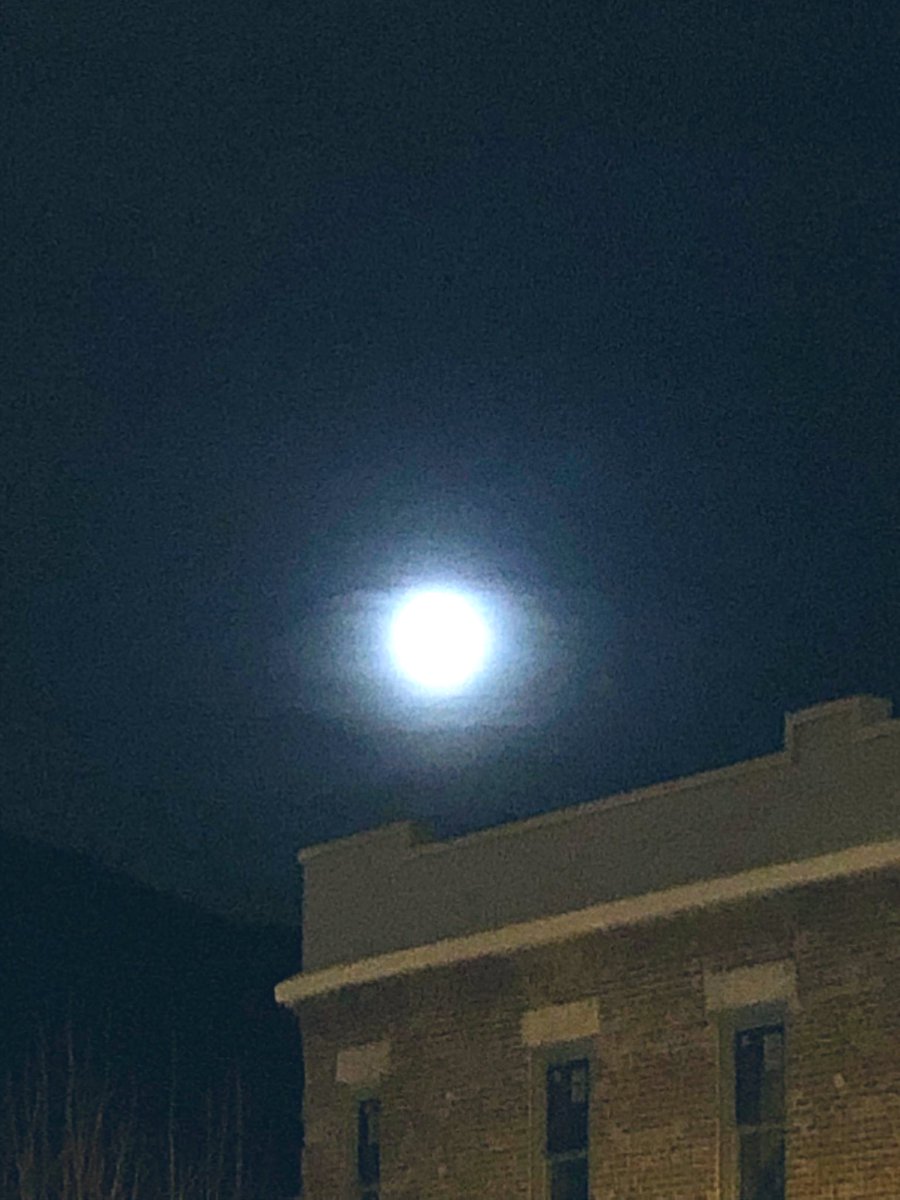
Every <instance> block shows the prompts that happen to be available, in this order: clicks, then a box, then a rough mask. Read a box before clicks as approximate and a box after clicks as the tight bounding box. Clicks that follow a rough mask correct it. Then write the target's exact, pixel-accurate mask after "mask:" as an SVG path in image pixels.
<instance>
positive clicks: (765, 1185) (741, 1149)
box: [734, 1024, 785, 1200]
mask: <svg viewBox="0 0 900 1200" xmlns="http://www.w3.org/2000/svg"><path fill="white" fill-rule="evenodd" d="M734 1124H735V1130H736V1133H737V1146H736V1157H737V1162H736V1167H737V1200H784V1194H785V1193H784V1143H785V1103H784V1025H783V1024H771V1025H757V1026H755V1027H753V1028H739V1029H737V1030H736V1031H735V1033H734Z"/></svg>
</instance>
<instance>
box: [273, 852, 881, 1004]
mask: <svg viewBox="0 0 900 1200" xmlns="http://www.w3.org/2000/svg"><path fill="white" fill-rule="evenodd" d="M898 865H900V839H895V840H892V841H887V842H877V843H874V844H870V845H867V846H854V847H852V848H851V849H848V850H838V851H836V852H835V853H832V854H821V855H818V856H817V857H815V858H808V859H804V860H802V861H801V862H786V863H777V864H775V865H772V866H766V867H756V868H754V869H753V870H750V871H742V872H740V873H739V874H737V875H728V876H725V877H723V878H718V879H710V880H704V881H702V882H699V883H688V884H681V885H679V886H678V887H673V888H667V889H665V890H664V891H660V892H650V893H647V894H645V895H642V896H629V897H627V898H626V899H623V900H612V901H605V902H604V903H602V904H593V905H590V906H589V907H588V908H580V909H576V910H575V911H573V912H566V913H560V914H557V915H554V916H548V917H538V918H535V919H534V920H530V921H522V922H517V923H515V924H512V925H504V926H502V927H501V928H499V929H487V930H484V931H483V932H480V933H472V934H467V935H465V936H464V937H455V938H445V939H443V940H441V941H439V942H430V943H428V944H427V945H424V946H413V947H410V948H409V949H407V950H393V951H391V952H390V953H388V954H379V955H376V956H374V957H372V958H361V959H358V960H357V961H356V962H351V963H339V964H337V965H336V966H333V967H323V968H322V969H321V970H319V971H311V972H308V973H307V972H302V973H301V974H299V975H294V976H293V977H292V978H290V979H285V980H284V982H283V983H279V984H278V986H277V987H276V988H275V999H276V1000H277V1001H278V1003H279V1004H285V1005H293V1004H297V1003H298V1002H300V1001H301V1000H306V999H309V998H310V997H313V996H323V995H326V994H327V993H329V992H336V991H339V990H340V989H342V988H348V987H360V986H361V985H362V984H366V983H374V982H376V981H378V980H382V979H390V978H392V977H394V976H397V975H408V974H410V973H412V972H414V971H423V970H426V969H429V968H435V967H448V966H452V965H453V964H455V963H462V962H468V961H470V960H472V959H478V958H488V957H495V956H498V955H504V954H514V953H516V952H518V951H521V950H530V949H533V948H534V947H537V946H546V945H550V944H551V943H553V942H561V941H568V940H569V939H570V938H574V937H581V936H583V935H584V934H588V933H595V932H597V931H599V930H603V929H615V928H620V927H621V926H623V925H637V924H641V923H643V922H645V921H654V920H660V919H662V918H665V917H672V916H675V915H677V914H678V913H682V912H687V911H689V910H691V909H697V908H707V907H709V906H711V905H716V904H729V903H734V902H735V901H738V900H746V899H750V898H752V897H754V896H764V895H767V894H768V893H771V892H778V891H784V890H786V889H789V888H797V887H806V886H809V885H810V884H815V883H823V882H826V881H828V880H832V879H841V878H844V877H846V876H851V875H861V874H864V873H866V872H870V871H878V870H884V869H885V868H888V867H894V866H898Z"/></svg>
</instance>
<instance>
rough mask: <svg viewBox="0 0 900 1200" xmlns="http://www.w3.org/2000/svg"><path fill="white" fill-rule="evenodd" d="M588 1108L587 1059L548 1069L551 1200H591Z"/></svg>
mask: <svg viewBox="0 0 900 1200" xmlns="http://www.w3.org/2000/svg"><path fill="white" fill-rule="evenodd" d="M589 1106H590V1072H589V1069H588V1061H587V1059H586V1058H578V1059H574V1060H572V1061H571V1062H566V1063H554V1064H552V1065H551V1066H549V1067H548V1068H547V1129H546V1146H545V1150H546V1155H547V1161H548V1168H549V1184H550V1189H549V1192H550V1194H549V1200H588V1111H589Z"/></svg>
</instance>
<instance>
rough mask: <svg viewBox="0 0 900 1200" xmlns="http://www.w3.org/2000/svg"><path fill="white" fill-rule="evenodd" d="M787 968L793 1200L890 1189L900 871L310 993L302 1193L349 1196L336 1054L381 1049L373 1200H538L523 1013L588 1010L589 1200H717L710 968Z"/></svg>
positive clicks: (319, 1197) (346, 1129)
mask: <svg viewBox="0 0 900 1200" xmlns="http://www.w3.org/2000/svg"><path fill="white" fill-rule="evenodd" d="M776 959H791V960H793V962H794V964H795V966H796V977H797V1004H796V1006H795V1008H794V1010H793V1011H792V1012H791V1014H790V1016H789V1019H788V1020H789V1024H788V1033H787V1038H788V1075H787V1080H788V1082H787V1088H788V1130H789V1132H788V1192H787V1194H788V1197H789V1200H856V1198H857V1197H871V1198H872V1200H898V1198H900V875H898V873H896V872H894V871H882V872H880V873H878V874H876V875H872V876H863V877H856V878H853V879H848V880H843V881H839V882H831V883H828V884H820V885H816V886H809V887H803V888H798V889H796V890H793V891H787V892H782V893H777V894H774V895H770V896H768V897H765V898H759V899H755V900H753V901H745V902H742V903H739V904H735V905H732V906H728V905H723V906H721V907H718V908H712V909H706V910H703V911H699V912H696V913H692V914H685V915H681V916H678V917H674V918H671V919H668V920H659V921H656V922H652V923H648V924H645V925H641V926H633V927H631V928H628V929H619V930H615V931H607V932H601V933H595V934H590V935H587V936H584V937H581V938H578V939H577V940H573V941H570V942H567V943H562V944H556V945H552V946H549V947H544V948H542V949H536V950H527V951H522V952H519V953H516V954H512V955H508V956H506V957H498V958H489V959H483V960H480V961H477V962H472V963H470V964H462V965H457V966H455V967H447V968H438V969H433V970H427V971H422V972H418V973H413V974H409V975H405V976H401V977H398V978H394V979H390V980H386V981H384V982H381V983H372V984H367V985H365V986H362V987H358V988H355V989H345V990H342V991H339V992H335V993H332V994H330V995H326V996H323V997H320V998H316V999H309V1000H306V1001H303V1002H302V1003H301V1004H300V1006H299V1010H298V1011H299V1016H300V1021H301V1027H302V1031H303V1038H304V1050H305V1056H306V1064H307V1082H306V1096H307V1100H306V1130H307V1148H306V1155H305V1163H304V1177H305V1192H306V1196H307V1197H308V1200H345V1198H349V1197H355V1196H357V1194H358V1193H357V1191H356V1189H355V1185H354V1179H353V1138H354V1127H353V1100H354V1096H353V1092H352V1089H351V1088H350V1087H348V1086H347V1085H343V1084H338V1083H336V1082H335V1062H336V1057H337V1054H338V1051H339V1050H340V1049H342V1048H344V1047H346V1046H349V1045H353V1044H357V1043H362V1042H368V1041H375V1040H378V1039H382V1038H386V1039H389V1040H390V1043H391V1058H390V1069H389V1071H388V1073H387V1074H386V1076H385V1077H384V1078H383V1080H382V1081H381V1082H380V1084H379V1087H378V1091H379V1095H380V1096H381V1099H382V1105H383V1111H382V1133H381V1137H382V1163H383V1167H382V1188H381V1195H382V1198H383V1200H451V1198H452V1200H462V1198H468V1197H471V1198H472V1200H475V1198H479V1200H481V1198H483V1200H501V1198H502V1200H514V1198H522V1200H526V1198H529V1197H532V1196H534V1197H535V1200H536V1198H537V1197H538V1196H539V1195H540V1193H539V1192H538V1191H533V1190H532V1189H533V1180H532V1172H533V1170H534V1162H535V1154H534V1148H535V1144H536V1139H537V1138H538V1137H539V1132H538V1130H536V1128H535V1124H536V1118H535V1113H534V1111H533V1105H532V1099H533V1080H532V1070H533V1068H532V1061H531V1055H532V1051H530V1050H529V1049H528V1048H527V1047H526V1046H524V1045H523V1041H522V1035H521V1018H522V1014H523V1013H524V1012H525V1011H526V1010H528V1009H532V1008H536V1007H539V1006H542V1005H547V1004H553V1003H563V1002H567V1001H571V1000H576V999H579V998H582V997H586V996H597V997H599V1005H600V1022H601V1028H600V1033H599V1035H598V1036H597V1037H596V1038H595V1039H593V1041H594V1046H593V1049H594V1054H595V1061H596V1066H597V1073H596V1077H595V1081H594V1088H593V1095H592V1109H591V1159H590V1161H591V1194H592V1196H593V1197H596V1200H714V1198H716V1200H718V1197H719V1196H720V1195H721V1194H722V1193H721V1192H720V1181H719V1124H720V1096H719V1064H718V1058H719V1040H718V1039H719V1034H718V1025H717V1018H716V1015H715V1014H713V1013H710V1012H709V1011H707V1004H706V999H705V992H704V976H705V974H708V973H709V972H712V971H722V970H729V969H731V968H735V967H741V966H747V965H750V964H757V963H763V962H768V961H772V960H776Z"/></svg>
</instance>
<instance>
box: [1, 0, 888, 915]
mask: <svg viewBox="0 0 900 1200" xmlns="http://www.w3.org/2000/svg"><path fill="white" fill-rule="evenodd" d="M5 24H6V29H5V39H6V40H5V43H4V47H3V61H2V63H0V95H2V113H3V119H2V121H0V129H2V133H0V139H2V161H3V169H2V171H0V188H2V204H3V210H4V213H5V219H4V221H3V225H2V228H3V235H2V244H3V254H4V262H3V268H2V276H0V295H2V305H3V313H2V321H3V337H2V367H0V371H2V375H0V383H2V397H3V413H4V426H5V432H4V436H3V443H2V456H3V461H2V464H0V469H2V478H3V481H4V501H3V516H2V520H3V543H4V550H5V560H6V561H5V570H4V577H5V590H4V601H3V613H2V619H3V631H4V652H5V660H6V661H5V665H4V686H3V707H4V714H3V715H4V748H3V763H4V780H3V795H2V806H3V821H4V822H5V824H6V825H7V826H8V827H10V828H14V829H16V830H19V831H21V832H25V833H27V834H30V835H32V836H36V837H40V838H49V839H52V840H54V841H56V842H58V843H60V844H63V845H74V846H78V847H80V848H83V849H87V850H88V851H89V852H91V853H93V854H95V855H97V856H99V857H101V858H103V859H104V860H105V861H107V862H109V863H112V864H114V865H117V866H119V867H122V868H124V869H126V870H128V871H130V872H132V873H134V874H136V875H138V876H139V877H141V878H142V879H144V880H147V881H150V882H153V883H154V884H155V885H157V886H159V887H160V888H163V889H172V890H177V891H180V892H182V893H185V894H188V895H190V896H192V897H194V898H196V899H199V900H201V901H202V902H204V903H207V904H211V905H216V906H219V907H221V908H226V909H229V910H234V911H240V912H243V913H245V914H250V913H255V914H260V913H264V914H266V915H269V916H275V917H279V918H280V917H285V916H289V915H290V914H291V913H292V912H293V911H294V909H295V906H296V881H295V878H294V875H293V854H294V851H295V849H296V848H297V847H298V846H300V845H301V844H304V843H308V842H312V841H315V840H319V839H322V838H325V837H329V836H336V835H340V834H344V833H347V832H351V831H354V830H356V829H360V828H363V827H366V826H369V825H371V824H375V823H377V822H379V821H382V820H384V819H386V818H387V817H388V816H391V815H395V814H398V813H401V812H402V813H409V814H410V815H414V816H419V817H423V818H426V819H430V820H433V821H435V822H436V824H437V826H438V829H439V830H441V831H444V832H446V831H450V830H461V829H464V828H469V827H473V826H476V825H479V824H484V823H488V822H491V821H496V820H499V819H501V818H502V817H504V816H509V815H512V814H522V815H524V814H527V813H531V812H535V811H539V810H541V809H545V808H551V807H554V806H559V805H561V804H565V803H571V802H573V801H576V800H583V799H590V798H593V797H595V796H597V795H600V794H603V793H604V792H608V791H611V790H614V789H619V788H623V787H628V786H636V785H638V784H641V783H647V782H651V781H653V780H654V779H657V778H660V777H663V776H666V775H673V774H679V773H684V772H687V771H692V770H699V769H702V768H705V767H708V766H713V765H717V764H720V763H723V762H727V761H729V760H734V759H737V758H740V757H743V756H746V755H749V754H754V753H761V752H765V751H767V750H770V749H774V748H775V747H776V746H777V744H778V742H779V739H780V736H781V732H780V728H781V720H782V715H783V712H784V710H785V709H788V708H792V707H798V706H802V705H804V704H807V703H813V702H816V701H818V700H822V699H827V698H830V697H833V696H835V695H839V694H842V693H846V692H850V691H862V690H866V691H874V692H877V693H880V694H885V695H889V696H893V697H894V698H895V700H900V633H898V620H897V612H898V605H897V586H898V582H900V552H898V541H897V533H898V478H900V449H898V445H900V443H898V413H897V406H896V398H897V396H898V394H900V391H898V373H897V357H896V347H897V345H898V334H900V329H898V316H897V313H898V303H897V296H898V295H900V278H898V274H900V272H898V263H900V245H898V242H900V238H898V207H897V196H898V191H897V182H898V162H897V156H898V152H897V146H896V122H895V115H896V111H897V100H898V90H897V87H896V84H897V79H896V62H897V52H898V47H897V22H896V14H895V13H894V12H893V9H892V6H891V5H890V4H884V3H878V4H875V3H873V4H871V5H867V4H862V5H845V4H841V5H838V4H836V3H834V4H833V3H829V2H828V0H826V2H825V3H815V4H814V3H811V2H810V3H808V4H804V3H800V4H777V5H771V6H769V5H759V4H755V5H741V6H738V5H727V4H725V5H721V4H716V5H713V4H703V3H697V4H688V5H681V4H670V5H665V4H658V3H654V4H648V3H642V2H641V0H628V2H627V3H624V2H621V0H617V2H616V3H606V2H605V0H591V2H589V3H584V4H581V3H537V2H535V0H520V2H519V3H516V4H510V5H497V4H494V3H489V2H487V0H472V2H468V0H454V2H452V3H450V2H444V0H425V2H423V0H415V2H414V3H412V2H409V3H407V2H405V0H390V2H388V0H373V2H370V3H362V2H361V0H313V2H311V3H288V2H286V0H280V2H277V3H272V2H265V3H257V4H241V5H238V4H237V3H235V2H234V0H215V3H213V2H212V0H191V3H184V2H183V0H155V2H154V3H149V0H146V2H143V3H141V2H139V0H136V2H134V3H127V4H121V3H112V2H111V0H82V2H79V0H66V2H63V0H46V2H43V3H42V2H40V0H38V2H35V0H12V3H11V4H10V5H8V6H7V8H6V11H5ZM438 577H439V578H441V579H449V580H461V581H463V582H464V583H466V584H467V585H469V586H473V587H475V588H476V589H478V590H480V591H481V592H484V593H486V594H488V595H489V596H490V597H491V598H492V602H493V603H494V604H495V605H496V610H497V612H498V614H499V615H500V616H501V617H502V623H503V629H504V630H505V631H506V638H505V643H504V646H505V649H504V657H503V658H502V662H500V663H498V665H497V667H496V669H495V670H494V672H493V673H491V674H489V675H488V676H486V677H485V680H484V683H483V685H482V686H481V688H480V689H475V691H474V692H473V693H472V694H471V695H469V696H468V697H467V698H466V699H465V701H462V700H460V701H457V702H455V703H453V704H450V705H445V706H443V707H441V706H438V707H437V708H435V707H434V706H431V707H426V708H425V709H421V708H420V707H418V706H416V705H414V704H411V703H410V702H409V700H408V699H405V698H404V697H403V696H402V695H401V694H400V693H399V692H398V691H397V689H396V688H395V687H392V685H391V684H390V683H389V682H388V681H387V679H386V678H384V674H383V672H379V669H378V663H377V662H376V661H374V660H373V654H372V650H371V644H372V639H373V637H374V633H373V631H374V630H376V629H377V618H378V614H380V613H381V612H382V611H383V609H384V605H385V603H386V601H387V598H389V596H390V594H391V591H392V589H396V588H397V587H398V586H401V585H404V584H407V583H409V582H413V581H415V580H417V579H422V580H430V579H434V578H438Z"/></svg>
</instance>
